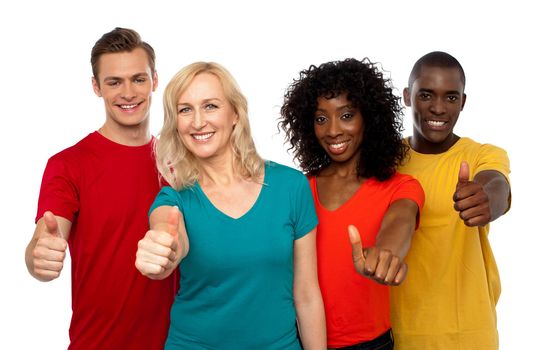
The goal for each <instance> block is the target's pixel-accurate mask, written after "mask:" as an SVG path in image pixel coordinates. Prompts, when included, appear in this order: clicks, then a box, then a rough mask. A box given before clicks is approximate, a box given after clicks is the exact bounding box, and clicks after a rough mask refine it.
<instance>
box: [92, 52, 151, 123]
mask: <svg viewBox="0 0 544 350" xmlns="http://www.w3.org/2000/svg"><path fill="white" fill-rule="evenodd" d="M156 88H157V76H156V73H155V74H154V73H152V70H151V67H150V66H149V61H148V57H147V54H146V52H145V51H144V50H143V49H141V48H137V49H134V50H132V51H130V52H119V53H107V54H103V55H102V56H100V59H99V62H98V81H97V80H96V79H95V78H93V90H94V92H95V94H96V95H97V96H99V97H102V98H103V99H104V105H105V108H106V125H108V126H110V127H112V128H117V129H118V128H134V127H139V126H142V127H147V122H148V119H149V109H150V106H151V94H152V92H153V91H155V89H156Z"/></svg>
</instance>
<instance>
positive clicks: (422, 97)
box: [418, 92, 431, 101]
mask: <svg viewBox="0 0 544 350" xmlns="http://www.w3.org/2000/svg"><path fill="white" fill-rule="evenodd" d="M418 97H419V99H420V100H422V101H428V100H430V99H431V94H429V93H428V92H420V93H419V95H418Z"/></svg>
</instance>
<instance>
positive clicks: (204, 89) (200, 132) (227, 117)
mask: <svg viewBox="0 0 544 350" xmlns="http://www.w3.org/2000/svg"><path fill="white" fill-rule="evenodd" d="M177 110H178V118H177V127H178V133H179V136H180V138H181V141H182V142H183V144H184V146H185V147H186V148H187V149H188V151H189V152H191V153H192V154H193V155H194V156H195V157H196V158H199V159H210V158H217V157H221V156H232V147H231V145H230V138H231V135H232V132H233V128H234V126H235V125H236V123H237V121H238V115H237V114H236V112H235V111H234V109H233V107H232V105H231V104H230V102H229V101H228V99H227V97H226V96H225V92H224V90H223V86H222V85H221V82H220V81H219V79H218V78H217V77H216V76H215V75H213V74H210V73H201V74H198V75H196V76H195V77H194V79H193V80H192V81H191V83H190V84H189V85H188V86H187V88H186V89H185V91H183V92H182V94H181V96H180V97H179V99H178V103H177Z"/></svg>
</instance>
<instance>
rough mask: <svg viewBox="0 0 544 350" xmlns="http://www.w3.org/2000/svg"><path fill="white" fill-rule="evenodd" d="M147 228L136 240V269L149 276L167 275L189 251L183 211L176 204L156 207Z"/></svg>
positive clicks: (152, 277)
mask: <svg viewBox="0 0 544 350" xmlns="http://www.w3.org/2000/svg"><path fill="white" fill-rule="evenodd" d="M149 221H150V225H151V229H150V230H149V231H147V233H146V234H145V237H144V238H142V239H141V240H140V241H139V242H138V251H137V252H136V262H135V265H136V268H137V269H138V270H139V271H140V272H141V273H142V275H144V276H147V277H149V278H151V279H155V280H162V279H165V278H166V277H168V276H170V274H171V273H172V272H173V271H174V270H175V269H176V267H177V266H178V264H179V263H180V262H181V260H182V259H183V258H184V257H185V256H187V253H188V252H189V239H188V238H187V231H186V230H185V223H184V221H183V214H181V212H180V211H179V210H178V208H177V207H171V206H160V207H158V208H156V209H155V210H153V212H152V213H151V216H150V218H149Z"/></svg>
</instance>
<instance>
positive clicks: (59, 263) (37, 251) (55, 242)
mask: <svg viewBox="0 0 544 350" xmlns="http://www.w3.org/2000/svg"><path fill="white" fill-rule="evenodd" d="M43 222H44V224H45V227H44V228H43V229H42V230H41V232H39V234H38V239H37V241H36V246H35V247H34V249H33V251H32V260H33V267H34V275H35V276H36V278H38V279H39V280H41V281H50V280H53V279H55V278H57V277H59V276H60V272H61V271H62V268H63V266H64V258H65V257H66V248H68V242H66V240H65V239H64V238H63V236H62V234H61V232H60V229H59V224H58V222H57V219H56V218H55V215H53V213H51V212H50V211H47V212H45V213H44V214H43Z"/></svg>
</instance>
